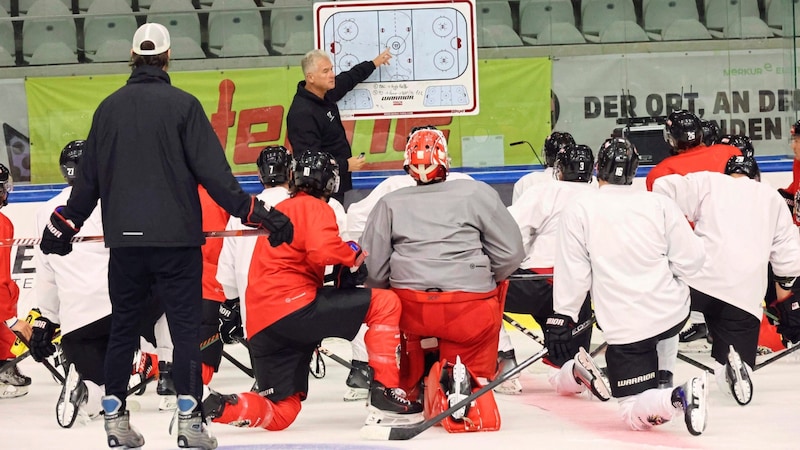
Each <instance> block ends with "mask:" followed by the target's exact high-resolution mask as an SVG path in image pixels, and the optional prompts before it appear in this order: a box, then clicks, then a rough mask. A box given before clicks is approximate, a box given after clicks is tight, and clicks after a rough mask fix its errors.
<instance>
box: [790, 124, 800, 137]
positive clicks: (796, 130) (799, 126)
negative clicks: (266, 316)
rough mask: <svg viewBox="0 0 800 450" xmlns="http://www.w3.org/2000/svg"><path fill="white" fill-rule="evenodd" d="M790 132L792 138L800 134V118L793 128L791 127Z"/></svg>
mask: <svg viewBox="0 0 800 450" xmlns="http://www.w3.org/2000/svg"><path fill="white" fill-rule="evenodd" d="M789 132H790V133H791V135H792V138H796V137H798V136H800V120H798V121H797V122H795V123H794V124H792V126H791V128H790V129H789Z"/></svg>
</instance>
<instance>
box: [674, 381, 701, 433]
mask: <svg viewBox="0 0 800 450" xmlns="http://www.w3.org/2000/svg"><path fill="white" fill-rule="evenodd" d="M706 378H707V376H706V372H703V374H702V375H701V376H699V377H695V378H692V379H690V380H689V381H687V382H686V383H685V384H683V385H681V386H678V387H676V388H675V389H673V390H672V405H673V406H674V407H675V408H680V409H682V410H683V418H684V421H685V422H686V429H687V430H689V433H691V434H692V435H694V436H698V435H700V434H701V433H702V432H703V431H704V430H705V429H706V422H707V419H708V403H707V399H708V383H707V379H706Z"/></svg>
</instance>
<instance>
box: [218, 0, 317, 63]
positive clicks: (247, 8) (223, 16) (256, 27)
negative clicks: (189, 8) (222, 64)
mask: <svg viewBox="0 0 800 450" xmlns="http://www.w3.org/2000/svg"><path fill="white" fill-rule="evenodd" d="M223 8H224V9H226V10H228V11H224V10H222V9H223ZM309 23H310V22H309ZM236 34H250V35H253V36H256V37H257V38H258V39H260V40H261V41H262V42H263V41H264V24H263V22H262V21H261V12H260V11H258V10H257V9H256V6H255V3H253V1H252V0H214V3H213V4H212V5H211V11H210V12H209V14H208V46H209V48H211V49H213V50H214V51H215V53H216V52H219V51H220V50H221V49H222V45H223V44H224V43H225V41H226V40H227V38H228V37H230V36H233V35H236Z"/></svg>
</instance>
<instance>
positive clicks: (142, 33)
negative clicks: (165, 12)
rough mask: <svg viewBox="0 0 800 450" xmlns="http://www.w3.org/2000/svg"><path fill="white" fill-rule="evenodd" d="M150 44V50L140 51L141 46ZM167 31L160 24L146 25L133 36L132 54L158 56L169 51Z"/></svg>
mask: <svg viewBox="0 0 800 450" xmlns="http://www.w3.org/2000/svg"><path fill="white" fill-rule="evenodd" d="M148 41H150V42H152V43H153V45H154V47H155V48H153V49H152V50H144V49H142V44H144V43H145V42H148ZM169 44H170V42H169V30H167V27H165V26H164V25H161V24H160V23H146V24H144V25H142V26H140V27H139V29H138V30H136V33H134V34H133V53H135V54H137V55H144V56H148V55H160V54H162V53H164V52H166V51H167V50H169Z"/></svg>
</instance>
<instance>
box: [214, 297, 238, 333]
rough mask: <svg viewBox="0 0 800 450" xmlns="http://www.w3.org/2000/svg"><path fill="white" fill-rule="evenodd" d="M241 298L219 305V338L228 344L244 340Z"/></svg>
mask: <svg viewBox="0 0 800 450" xmlns="http://www.w3.org/2000/svg"><path fill="white" fill-rule="evenodd" d="M239 309H240V306H239V298H238V297H237V298H233V299H228V300H225V302H223V303H220V304H219V338H220V339H221V340H222V342H224V343H226V344H233V343H236V342H239V341H241V340H243V339H244V330H243V329H242V315H241V313H240V311H239Z"/></svg>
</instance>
